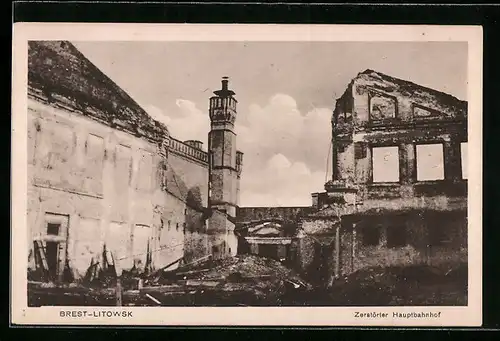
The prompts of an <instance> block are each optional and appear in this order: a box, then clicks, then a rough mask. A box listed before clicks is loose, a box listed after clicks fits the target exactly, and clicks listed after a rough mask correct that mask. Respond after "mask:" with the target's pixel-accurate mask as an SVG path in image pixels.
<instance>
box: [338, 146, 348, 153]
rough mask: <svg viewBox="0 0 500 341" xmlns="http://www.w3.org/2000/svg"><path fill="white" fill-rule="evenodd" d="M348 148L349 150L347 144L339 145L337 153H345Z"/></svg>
mask: <svg viewBox="0 0 500 341" xmlns="http://www.w3.org/2000/svg"><path fill="white" fill-rule="evenodd" d="M346 148H347V146H346V145H345V144H339V145H338V146H337V151H338V152H339V153H343V152H345V150H346Z"/></svg>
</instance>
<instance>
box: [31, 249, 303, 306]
mask: <svg viewBox="0 0 500 341" xmlns="http://www.w3.org/2000/svg"><path fill="white" fill-rule="evenodd" d="M120 279H121V284H122V288H123V292H122V295H121V297H122V304H123V305H127V306H159V305H161V306H168V305H172V306H235V305H240V306H255V305H256V306H275V305H295V304H296V302H295V301H296V300H297V299H300V298H301V297H302V295H303V294H304V293H307V292H308V291H310V290H311V289H312V286H311V285H310V284H309V283H307V282H306V281H304V280H303V279H302V278H300V276H299V275H298V274H296V273H295V272H294V271H293V270H291V269H289V268H287V267H285V266H284V265H283V264H281V263H280V262H279V261H276V260H273V259H268V258H263V257H258V256H254V255H240V256H236V257H233V258H227V259H222V260H211V259H209V260H206V261H203V262H200V263H197V264H194V265H189V266H183V267H180V268H178V269H176V270H172V271H161V272H157V273H153V274H152V275H149V276H147V275H140V274H136V273H134V272H125V271H124V272H123V273H122V276H121V277H120ZM114 282H116V280H111V281H110V280H107V281H105V282H104V283H102V285H101V286H100V287H98V286H97V285H96V283H95V282H94V283H93V285H86V286H85V285H82V284H79V285H76V286H75V285H73V288H72V289H70V288H69V286H68V285H66V286H58V287H55V286H54V285H51V286H52V288H51V289H50V290H48V289H47V288H46V287H43V286H41V285H40V284H38V285H35V284H34V283H32V284H31V287H29V290H28V291H29V292H30V295H29V297H30V302H32V304H33V305H37V306H39V305H44V304H47V305H58V304H57V303H56V302H62V304H64V305H114V304H115V289H114V284H115V283H114ZM139 283H140V284H139ZM58 294H59V296H60V298H59V299H58V300H54V295H58ZM47 295H49V296H50V297H47ZM49 302H50V303H49ZM68 302H69V303H68Z"/></svg>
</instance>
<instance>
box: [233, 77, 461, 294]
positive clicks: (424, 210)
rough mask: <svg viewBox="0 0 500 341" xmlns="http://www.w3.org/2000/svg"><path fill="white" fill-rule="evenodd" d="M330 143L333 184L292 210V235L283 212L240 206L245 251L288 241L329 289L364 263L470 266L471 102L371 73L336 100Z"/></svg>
mask: <svg viewBox="0 0 500 341" xmlns="http://www.w3.org/2000/svg"><path fill="white" fill-rule="evenodd" d="M332 146H333V148H332V155H331V156H332V165H333V172H332V173H333V174H332V179H331V180H330V181H328V182H327V183H326V184H325V191H324V192H321V193H313V194H312V199H313V204H312V207H302V208H295V209H294V219H295V220H294V221H295V225H294V228H295V230H294V231H293V232H290V231H286V229H285V228H284V226H285V224H284V222H285V221H286V219H274V220H273V214H275V213H279V212H278V211H280V210H281V211H283V210H284V208H259V209H256V208H248V209H247V208H240V212H241V216H240V217H239V222H240V223H239V227H240V228H241V229H242V232H241V233H240V234H241V235H242V236H243V237H242V238H241V239H242V240H247V241H248V242H249V243H250V244H251V245H248V246H247V248H248V249H249V252H254V253H262V252H263V253H264V254H271V253H274V254H276V253H277V252H278V251H277V250H278V249H280V248H283V247H282V246H280V245H281V244H286V245H290V246H289V247H288V249H290V250H293V252H292V253H291V254H288V255H287V257H288V258H289V260H292V263H293V265H294V266H295V267H297V268H298V269H300V270H302V271H303V272H305V273H307V274H309V275H310V276H312V277H316V279H317V280H318V281H320V282H322V283H324V284H325V285H328V284H330V283H331V281H332V280H333V279H334V278H336V277H339V276H343V275H346V274H349V273H351V272H354V271H356V270H358V269H361V268H363V267H367V266H390V265H407V264H418V263H425V264H431V265H441V264H453V263H457V262H466V261H467V161H466V160H467V102H465V101H461V100H458V99H456V98H455V97H453V96H450V95H448V94H444V93H441V92H439V91H436V90H432V89H429V88H425V87H423V86H419V85H417V84H414V83H411V82H407V81H403V80H400V79H396V78H393V77H390V76H387V75H384V74H382V73H379V72H375V71H372V70H366V71H364V72H362V73H360V74H358V75H357V77H355V78H354V79H353V80H352V82H351V83H350V84H349V85H348V87H347V89H346V91H345V93H344V94H343V95H342V96H341V97H340V98H339V99H338V100H337V102H336V106H335V110H334V113H333V117H332ZM259 215H261V216H260V217H259ZM278 215H279V214H278ZM259 218H260V219H259ZM259 243H260V244H259ZM264 244H265V245H272V247H274V250H273V251H272V252H271V251H269V250H268V249H269V248H270V247H269V246H265V247H263V248H261V249H262V250H264V251H262V252H260V251H259V247H260V245H264ZM252 245H258V246H252ZM252 248H253V251H252ZM281 255H286V254H285V253H283V252H281Z"/></svg>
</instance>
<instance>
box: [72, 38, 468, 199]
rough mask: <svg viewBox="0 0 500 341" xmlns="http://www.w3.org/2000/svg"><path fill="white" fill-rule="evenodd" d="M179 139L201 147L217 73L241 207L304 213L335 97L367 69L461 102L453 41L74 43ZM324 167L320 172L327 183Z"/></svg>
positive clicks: (461, 78) (316, 186) (317, 187)
mask: <svg viewBox="0 0 500 341" xmlns="http://www.w3.org/2000/svg"><path fill="white" fill-rule="evenodd" d="M74 44H75V46H76V47H77V48H78V49H79V50H80V51H81V52H82V53H83V54H84V55H85V56H86V57H87V58H88V59H89V60H91V61H92V62H93V63H94V64H95V65H96V66H97V67H99V68H100V69H101V70H102V71H103V72H104V73H105V74H106V75H107V76H109V77H110V78H111V79H112V80H113V81H115V82H116V83H117V84H118V85H119V86H120V87H122V88H123V89H124V90H125V91H126V92H127V93H128V94H129V95H130V96H131V97H132V98H133V99H135V100H136V101H137V102H138V103H139V104H141V105H142V106H143V108H144V109H145V110H146V111H147V112H148V113H149V114H150V115H151V116H153V117H154V118H155V119H157V120H160V121H162V122H164V123H166V124H167V126H168V127H169V129H170V133H171V134H172V135H173V136H174V137H176V138H178V139H181V140H187V139H198V140H200V141H203V142H204V148H206V145H207V133H208V130H209V118H208V110H207V108H208V99H209V97H210V96H211V95H212V91H214V90H217V89H219V88H220V80H221V77H222V76H229V77H230V83H229V84H230V87H231V88H232V89H233V90H234V91H235V92H236V98H237V99H238V118H237V124H236V133H237V134H238V137H237V148H238V149H239V150H241V151H242V152H244V154H245V155H244V169H243V174H242V179H241V203H240V204H241V206H307V205H310V204H311V197H310V194H311V192H317V191H322V190H323V185H324V183H325V178H326V173H327V155H328V149H329V143H330V118H331V112H332V109H333V107H334V104H335V99H336V98H337V97H339V96H340V95H341V94H342V93H343V92H344V90H345V88H346V86H347V84H348V83H349V82H350V80H351V79H352V78H354V77H355V76H356V75H357V74H358V73H359V72H362V71H364V70H366V69H373V70H376V71H380V72H383V73H386V74H389V75H391V76H394V77H397V78H402V79H406V80H410V81H412V82H415V83H418V84H421V85H424V86H427V87H431V88H434V89H437V90H440V91H444V92H447V93H449V94H452V95H454V96H456V97H458V98H460V99H463V100H466V99H467V98H466V95H467V93H466V92H467V79H466V77H467V45H466V43H457V42H443V43H441V42H429V43H426V42H420V43H401V42H390V43H381V42H373V43H359V42H356V43H350V42H75V43H74ZM330 174H331V167H330V166H329V167H328V176H330Z"/></svg>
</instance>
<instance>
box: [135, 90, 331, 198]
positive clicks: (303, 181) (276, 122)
mask: <svg viewBox="0 0 500 341" xmlns="http://www.w3.org/2000/svg"><path fill="white" fill-rule="evenodd" d="M145 108H146V111H147V112H148V113H149V114H150V115H151V116H153V117H154V118H156V119H158V120H160V121H162V122H164V123H165V124H167V126H168V127H169V130H170V133H171V134H172V136H174V137H175V138H178V139H180V140H190V139H197V140H200V141H202V142H203V143H204V144H205V148H206V143H207V138H208V132H209V129H210V120H209V117H208V113H206V112H203V111H202V110H200V109H199V108H198V107H197V105H196V104H195V103H194V102H192V101H189V100H186V99H177V100H176V101H175V106H174V107H173V108H174V109H173V110H175V111H173V112H171V113H170V112H169V113H165V112H162V110H160V109H158V108H157V107H154V106H146V107H145ZM330 119H331V110H330V109H327V108H315V109H313V110H311V111H309V112H307V113H302V112H300V110H299V109H298V106H297V103H296V101H295V99H294V98H293V97H291V96H289V95H286V94H276V95H274V96H272V97H270V98H269V101H268V102H267V103H266V104H265V105H259V104H255V103H254V104H251V105H250V106H248V107H247V108H245V107H243V106H241V105H240V107H239V108H238V118H237V120H236V127H235V131H236V133H237V140H236V144H237V149H238V150H241V151H242V152H243V153H244V168H243V173H242V179H241V186H240V188H241V191H240V193H241V198H240V199H241V200H240V204H241V206H308V205H310V204H311V197H310V194H311V193H312V192H317V191H322V190H323V185H324V182H325V172H326V159H327V154H328V149H329V143H330V136H331V131H330V129H331V125H330ZM329 170H330V172H331V166H330V168H329Z"/></svg>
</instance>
